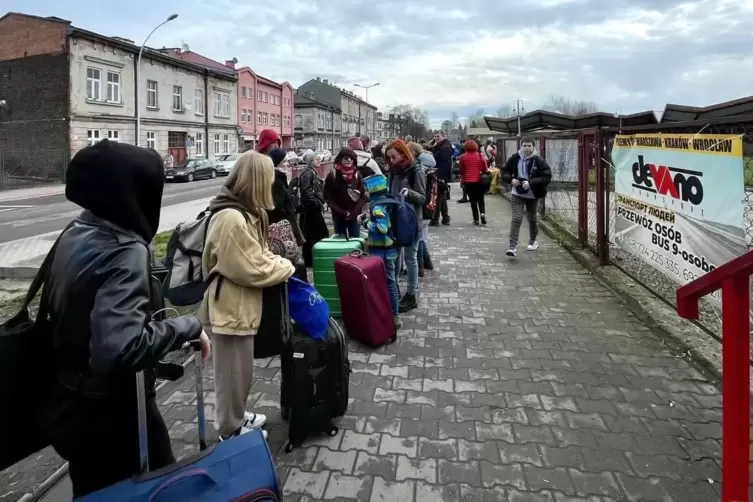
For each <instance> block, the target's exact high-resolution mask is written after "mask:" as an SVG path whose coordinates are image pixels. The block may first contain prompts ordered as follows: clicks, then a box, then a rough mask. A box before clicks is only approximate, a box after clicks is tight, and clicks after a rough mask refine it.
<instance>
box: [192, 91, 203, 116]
mask: <svg viewBox="0 0 753 502" xmlns="http://www.w3.org/2000/svg"><path fill="white" fill-rule="evenodd" d="M193 101H194V103H193V106H194V110H195V113H196V115H204V91H203V90H201V89H196V91H194V95H193Z"/></svg>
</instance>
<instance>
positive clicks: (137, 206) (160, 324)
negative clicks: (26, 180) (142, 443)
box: [44, 141, 201, 418]
mask: <svg viewBox="0 0 753 502" xmlns="http://www.w3.org/2000/svg"><path fill="white" fill-rule="evenodd" d="M103 173H106V174H103ZM163 187H164V168H163V166H162V159H161V158H160V157H159V154H157V153H156V152H154V151H152V150H147V149H144V148H138V147H135V146H131V145H125V144H118V143H110V142H109V141H102V142H100V143H98V144H96V145H95V146H92V147H88V148H85V149H84V150H81V151H80V152H79V153H77V154H76V156H75V157H74V158H73V160H72V161H71V163H70V165H69V166H68V171H67V183H66V190H65V191H66V196H67V197H68V199H69V200H71V201H72V202H75V203H76V204H78V205H80V206H82V207H83V208H84V209H85V210H84V212H83V213H82V214H81V215H80V216H79V217H78V218H77V219H76V220H75V221H74V223H73V225H72V226H71V227H70V228H69V229H68V230H66V231H65V232H64V233H63V235H62V236H61V237H60V240H59V244H58V248H57V251H56V253H55V256H54V258H53V261H52V266H51V270H50V274H49V276H48V278H47V280H46V282H45V287H44V297H45V298H47V299H48V304H47V305H48V310H49V311H50V321H51V322H52V326H53V334H54V359H55V366H56V369H57V373H58V378H59V380H60V382H61V383H62V384H63V385H64V387H67V388H68V389H69V390H76V392H77V393H78V394H83V395H86V394H91V395H110V396H113V397H115V398H116V399H122V400H128V401H130V400H132V399H133V401H134V402H135V384H134V376H135V374H136V372H137V371H140V370H152V369H154V368H155V367H156V365H157V363H158V362H159V361H160V360H161V359H162V358H164V356H165V354H167V353H168V352H170V351H172V350H176V349H178V348H179V347H180V346H181V345H182V344H183V343H185V342H186V341H188V340H195V339H197V338H198V337H199V335H200V333H201V323H200V322H199V319H198V318H197V317H195V316H182V317H178V318H175V319H171V320H168V321H152V319H151V316H152V313H153V312H152V310H153V303H152V299H151V291H150V289H151V288H150V264H151V259H150V252H149V248H148V243H149V242H151V240H152V238H153V237H154V235H155V233H156V232H157V229H158V227H159V217H160V206H161V200H162V190H163ZM71 399H76V398H75V397H73V396H71ZM93 418H96V417H93Z"/></svg>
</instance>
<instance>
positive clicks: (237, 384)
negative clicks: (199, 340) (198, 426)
mask: <svg viewBox="0 0 753 502" xmlns="http://www.w3.org/2000/svg"><path fill="white" fill-rule="evenodd" d="M212 354H213V359H214V391H215V422H214V423H215V427H216V429H217V432H219V433H220V434H222V435H230V434H232V433H234V432H235V431H237V430H238V429H239V428H240V426H241V423H243V419H244V415H245V413H246V401H248V395H249V393H250V392H251V385H252V384H253V383H254V336H253V335H212Z"/></svg>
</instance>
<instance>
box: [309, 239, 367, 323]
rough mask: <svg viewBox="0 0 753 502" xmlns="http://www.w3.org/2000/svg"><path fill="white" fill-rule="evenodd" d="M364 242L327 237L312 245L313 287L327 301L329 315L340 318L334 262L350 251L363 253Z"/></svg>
mask: <svg viewBox="0 0 753 502" xmlns="http://www.w3.org/2000/svg"><path fill="white" fill-rule="evenodd" d="M365 249H366V240H364V239H361V238H357V239H346V238H345V237H329V238H327V239H323V240H321V241H319V242H317V243H316V244H314V249H313V250H312V253H311V254H312V257H313V267H312V268H313V269H314V287H315V288H316V290H317V291H318V292H319V294H320V295H322V298H324V299H325V300H326V301H327V305H328V306H329V315H330V316H332V317H341V316H342V311H341V310H340V292H339V290H338V288H337V280H336V279H335V260H336V259H338V258H340V257H342V256H345V255H347V254H348V253H350V252H351V251H356V250H358V251H364V250H365Z"/></svg>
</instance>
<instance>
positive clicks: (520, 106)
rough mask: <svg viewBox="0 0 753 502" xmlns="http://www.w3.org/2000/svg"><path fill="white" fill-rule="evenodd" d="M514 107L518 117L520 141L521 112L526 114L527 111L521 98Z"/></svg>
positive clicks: (513, 104)
mask: <svg viewBox="0 0 753 502" xmlns="http://www.w3.org/2000/svg"><path fill="white" fill-rule="evenodd" d="M512 106H513V109H514V110H515V113H516V114H517V116H518V139H520V112H524V111H526V110H525V108H524V107H523V100H522V99H520V98H518V99H516V100H515V101H513V102H512ZM518 148H520V145H518Z"/></svg>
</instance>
